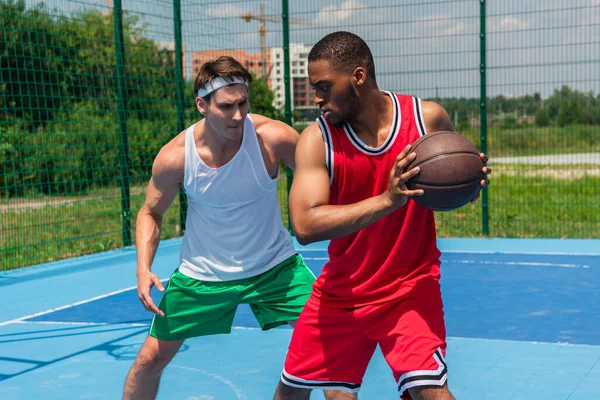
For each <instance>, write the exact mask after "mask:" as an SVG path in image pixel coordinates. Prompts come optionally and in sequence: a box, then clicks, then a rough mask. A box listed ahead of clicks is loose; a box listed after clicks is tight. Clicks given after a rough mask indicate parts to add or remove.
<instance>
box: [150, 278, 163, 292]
mask: <svg viewBox="0 0 600 400" xmlns="http://www.w3.org/2000/svg"><path fill="white" fill-rule="evenodd" d="M152 282H153V283H154V286H156V288H157V289H158V290H160V291H161V292H164V291H165V287H164V286H163V284H162V282H161V281H160V279H159V277H158V276H156V275H153V276H152Z"/></svg>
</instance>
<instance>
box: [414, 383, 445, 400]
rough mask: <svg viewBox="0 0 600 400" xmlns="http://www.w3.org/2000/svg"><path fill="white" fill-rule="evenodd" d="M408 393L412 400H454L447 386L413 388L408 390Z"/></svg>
mask: <svg viewBox="0 0 600 400" xmlns="http://www.w3.org/2000/svg"><path fill="white" fill-rule="evenodd" d="M408 392H409V393H410V396H411V397H412V398H413V400H456V399H455V398H454V396H452V393H450V390H448V385H444V386H442V387H437V386H436V387H434V386H420V387H414V388H410V389H408Z"/></svg>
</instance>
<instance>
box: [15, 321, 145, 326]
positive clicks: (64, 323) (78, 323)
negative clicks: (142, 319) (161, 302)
mask: <svg viewBox="0 0 600 400" xmlns="http://www.w3.org/2000/svg"><path fill="white" fill-rule="evenodd" d="M15 324H31V325H34V324H40V325H77V326H107V325H110V326H114V325H127V326H133V327H137V326H149V325H150V324H149V323H148V324H141V323H137V322H136V323H122V322H118V323H112V322H66V321H18V322H15Z"/></svg>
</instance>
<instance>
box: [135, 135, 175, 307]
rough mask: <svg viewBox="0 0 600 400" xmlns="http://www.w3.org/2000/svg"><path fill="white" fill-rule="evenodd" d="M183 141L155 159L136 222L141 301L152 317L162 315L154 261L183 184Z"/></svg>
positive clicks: (159, 285)
mask: <svg viewBox="0 0 600 400" xmlns="http://www.w3.org/2000/svg"><path fill="white" fill-rule="evenodd" d="M179 139H182V138H180V137H178V138H176V139H174V140H173V141H172V142H170V143H168V144H167V145H165V147H163V148H162V150H161V151H160V152H159V153H158V156H156V159H155V160H154V164H153V166H152V177H151V178H150V182H149V183H148V188H147V190H146V200H145V202H144V205H143V206H142V207H141V209H140V211H139V212H138V215H137V219H136V225H135V227H136V238H135V243H136V251H137V270H136V275H137V278H138V298H139V299H140V301H141V302H142V304H143V305H144V307H145V308H146V309H147V310H148V311H151V312H153V313H157V314H159V315H161V316H162V315H163V313H162V312H161V311H160V310H159V309H158V307H156V305H155V304H154V301H153V300H152V297H151V296H150V289H151V288H152V286H153V285H156V287H157V289H159V290H160V291H163V290H164V288H163V285H162V283H161V282H160V278H159V277H158V276H157V275H156V274H153V273H152V272H151V266H152V261H153V260H154V256H155V255H156V250H157V249H158V245H159V243H160V232H161V226H162V218H163V215H164V213H165V212H166V211H167V209H168V208H169V206H170V205H171V203H172V202H173V199H175V196H176V195H177V194H178V193H179V188H180V185H181V182H182V181H183V168H184V167H183V163H184V157H183V154H179V152H178V151H177V146H178V141H179Z"/></svg>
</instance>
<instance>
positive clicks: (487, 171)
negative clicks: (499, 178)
mask: <svg viewBox="0 0 600 400" xmlns="http://www.w3.org/2000/svg"><path fill="white" fill-rule="evenodd" d="M479 157H480V158H481V161H483V168H482V169H481V172H483V176H484V178H483V179H482V180H481V182H480V184H481V186H482V187H483V186H489V184H490V180H489V179H488V177H487V176H488V175H489V174H491V173H492V169H491V168H490V167H488V166H487V162H488V158H487V156H486V155H485V154H483V153H479ZM480 193H481V189H480V190H479V192H477V194H476V195H475V197H473V200H471V203H475V202H476V201H477V199H478V198H479V194H480Z"/></svg>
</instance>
